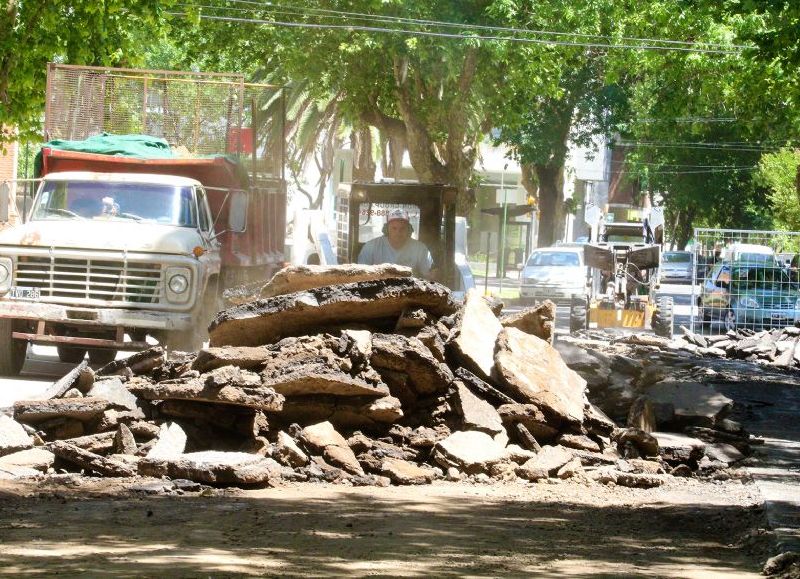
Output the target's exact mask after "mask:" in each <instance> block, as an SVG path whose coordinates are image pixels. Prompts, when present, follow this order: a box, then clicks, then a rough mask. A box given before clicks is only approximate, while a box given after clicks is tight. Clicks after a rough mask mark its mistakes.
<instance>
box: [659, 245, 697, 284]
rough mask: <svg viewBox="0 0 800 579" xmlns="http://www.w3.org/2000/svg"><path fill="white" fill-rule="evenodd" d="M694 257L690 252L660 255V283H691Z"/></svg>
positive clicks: (666, 252)
mask: <svg viewBox="0 0 800 579" xmlns="http://www.w3.org/2000/svg"><path fill="white" fill-rule="evenodd" d="M693 268H694V257H693V254H692V252H691V251H665V252H664V253H662V254H661V269H660V271H659V278H660V280H661V283H692V269H693Z"/></svg>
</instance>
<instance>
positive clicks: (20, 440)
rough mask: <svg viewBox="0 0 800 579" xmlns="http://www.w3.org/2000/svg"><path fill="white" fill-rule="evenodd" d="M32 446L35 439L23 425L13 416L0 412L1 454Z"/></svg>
mask: <svg viewBox="0 0 800 579" xmlns="http://www.w3.org/2000/svg"><path fill="white" fill-rule="evenodd" d="M32 446H33V441H32V440H31V437H30V435H29V434H28V433H27V432H25V429H24V428H23V427H22V425H21V424H20V423H19V422H17V421H16V420H14V419H13V418H9V417H8V416H5V415H3V414H0V456H3V455H6V454H12V453H15V452H17V451H20V450H25V449H27V448H31V447H32Z"/></svg>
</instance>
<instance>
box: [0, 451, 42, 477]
mask: <svg viewBox="0 0 800 579" xmlns="http://www.w3.org/2000/svg"><path fill="white" fill-rule="evenodd" d="M55 458H56V457H55V455H54V454H53V453H52V452H50V451H49V450H47V449H44V448H41V447H38V448H29V449H27V450H20V451H18V452H14V453H12V454H7V455H5V456H0V469H2V468H4V467H8V466H23V467H26V468H32V469H34V470H37V471H41V472H47V471H48V469H50V468H51V467H52V466H53V462H54V461H55Z"/></svg>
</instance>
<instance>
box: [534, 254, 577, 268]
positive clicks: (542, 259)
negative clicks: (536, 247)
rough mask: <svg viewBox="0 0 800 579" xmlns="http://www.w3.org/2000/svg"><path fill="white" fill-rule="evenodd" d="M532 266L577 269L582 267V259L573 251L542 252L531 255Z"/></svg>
mask: <svg viewBox="0 0 800 579" xmlns="http://www.w3.org/2000/svg"><path fill="white" fill-rule="evenodd" d="M528 265H531V266H541V267H544V266H555V267H570V266H572V267H575V266H580V265H581V260H580V257H578V254H577V253H575V252H572V251H547V252H545V251H540V252H534V253H532V254H531V256H530V258H529V259H528Z"/></svg>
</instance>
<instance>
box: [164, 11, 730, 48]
mask: <svg viewBox="0 0 800 579" xmlns="http://www.w3.org/2000/svg"><path fill="white" fill-rule="evenodd" d="M166 14H168V15H170V16H178V17H186V16H188V15H187V14H186V13H185V12H167V13H166ZM199 18H200V19H201V20H216V21H221V22H239V23H246V24H269V25H271V26H283V27H287V28H308V29H315V30H348V31H351V32H381V33H389V34H403V35H406V36H421V37H437V38H452V39H457V40H492V41H504V42H519V43H523V44H541V45H546V46H577V47H583V48H601V49H614V48H620V49H631V50H662V51H668V52H676V51H677V52H693V53H702V54H738V52H737V51H733V50H715V49H704V48H683V47H667V46H648V45H636V44H600V43H593V42H568V41H562V40H544V39H538V38H516V37H510V36H482V35H476V34H471V35H464V34H452V33H447V32H431V31H426V30H406V29H400V28H382V27H378V26H360V25H351V24H317V23H311V22H285V21H279V20H265V19H261V18H238V17H233V16H212V15H208V14H200V15H199Z"/></svg>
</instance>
